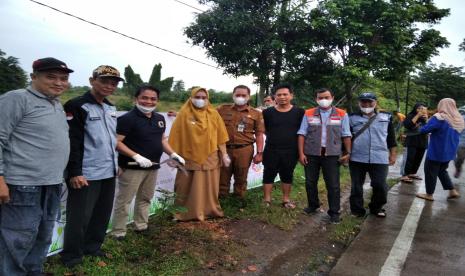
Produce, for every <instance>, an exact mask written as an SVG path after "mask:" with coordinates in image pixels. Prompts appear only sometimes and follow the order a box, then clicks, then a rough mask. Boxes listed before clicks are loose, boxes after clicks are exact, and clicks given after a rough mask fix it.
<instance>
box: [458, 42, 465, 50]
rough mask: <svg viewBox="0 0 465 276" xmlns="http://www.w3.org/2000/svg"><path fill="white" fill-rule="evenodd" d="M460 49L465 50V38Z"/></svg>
mask: <svg viewBox="0 0 465 276" xmlns="http://www.w3.org/2000/svg"><path fill="white" fill-rule="evenodd" d="M459 51H462V52H465V39H463V41H462V43H460V45H459Z"/></svg>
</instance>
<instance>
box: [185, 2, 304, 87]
mask: <svg viewBox="0 0 465 276" xmlns="http://www.w3.org/2000/svg"><path fill="white" fill-rule="evenodd" d="M200 2H202V3H205V4H209V5H210V6H211V9H210V10H208V11H206V12H204V13H200V14H198V15H197V18H196V19H195V22H194V23H192V24H191V25H190V26H188V27H187V28H186V30H185V34H186V36H187V37H188V38H189V39H191V42H192V44H194V45H200V46H202V47H203V48H205V49H206V51H207V55H208V56H209V57H211V58H212V59H214V60H215V61H216V62H217V63H218V65H219V66H221V67H222V68H224V72H225V73H226V74H231V75H233V76H241V75H248V74H253V75H254V76H255V77H256V79H257V82H258V83H259V84H260V89H261V90H260V93H261V95H262V96H263V95H264V93H265V92H268V91H269V87H270V85H271V84H272V83H277V82H279V81H280V78H281V71H282V70H283V68H284V67H285V66H286V61H285V53H286V52H287V51H286V49H287V48H288V45H289V44H293V43H294V42H296V43H297V42H298V41H300V40H299V39H298V37H299V36H298V35H296V29H297V28H301V27H302V26H303V24H300V23H299V20H301V18H302V16H303V14H302V13H300V12H299V11H301V10H302V9H303V5H302V6H300V7H299V8H297V7H296V8H295V10H292V11H291V8H292V7H294V2H295V1H288V0H284V1H278V0H266V1H243V0H235V1H231V0H202V1H200ZM289 51H290V50H289Z"/></svg>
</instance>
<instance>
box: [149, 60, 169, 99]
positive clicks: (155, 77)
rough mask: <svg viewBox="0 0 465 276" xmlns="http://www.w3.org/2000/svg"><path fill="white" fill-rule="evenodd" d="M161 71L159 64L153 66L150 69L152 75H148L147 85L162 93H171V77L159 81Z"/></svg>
mask: <svg viewBox="0 0 465 276" xmlns="http://www.w3.org/2000/svg"><path fill="white" fill-rule="evenodd" d="M161 69H162V65H161V64H160V63H158V64H155V66H153V69H152V74H150V79H149V84H151V85H153V86H155V87H157V88H158V89H160V90H161V91H163V92H169V91H171V87H172V86H173V80H174V78H173V77H168V78H165V79H163V80H162V79H161Z"/></svg>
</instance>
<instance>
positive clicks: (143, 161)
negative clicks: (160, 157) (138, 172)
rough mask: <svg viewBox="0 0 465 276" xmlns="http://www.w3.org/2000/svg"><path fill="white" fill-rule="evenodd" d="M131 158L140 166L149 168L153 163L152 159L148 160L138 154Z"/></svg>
mask: <svg viewBox="0 0 465 276" xmlns="http://www.w3.org/2000/svg"><path fill="white" fill-rule="evenodd" d="M132 159H134V160H135V161H136V162H137V164H138V165H139V166H140V167H141V168H150V167H152V165H153V164H152V161H150V160H149V159H147V158H145V157H143V156H142V155H140V154H136V155H134V156H133V157H132Z"/></svg>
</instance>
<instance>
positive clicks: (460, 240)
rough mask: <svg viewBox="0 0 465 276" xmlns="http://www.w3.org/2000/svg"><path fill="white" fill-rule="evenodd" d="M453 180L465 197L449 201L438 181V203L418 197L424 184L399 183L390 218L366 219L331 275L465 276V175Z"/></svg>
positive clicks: (390, 198)
mask: <svg viewBox="0 0 465 276" xmlns="http://www.w3.org/2000/svg"><path fill="white" fill-rule="evenodd" d="M422 170H423V168H420V171H419V173H420V174H422ZM453 172H454V168H453V165H452V163H451V166H449V174H450V175H451V177H452V174H453ZM452 179H453V182H454V183H455V184H456V188H457V189H458V190H459V192H461V194H462V197H460V198H458V199H447V196H448V192H447V191H444V190H443V189H442V186H441V184H440V182H439V181H438V183H437V186H436V191H435V193H434V198H435V201H433V202H430V201H425V200H422V199H418V198H416V197H415V194H416V193H417V192H424V182H423V181H422V180H417V181H415V183H414V184H403V183H398V184H396V185H395V186H394V187H393V188H392V189H391V190H390V192H389V195H388V203H387V204H386V205H385V209H386V211H387V217H386V218H384V219H383V218H377V217H374V216H369V217H368V218H367V219H366V221H365V222H364V224H363V226H362V229H361V232H360V234H359V235H358V236H357V238H356V239H355V240H354V241H353V242H352V243H351V245H350V246H349V248H348V249H347V250H346V252H345V253H344V254H343V255H342V257H341V258H340V259H339V261H338V263H337V264H336V266H335V267H334V268H333V269H332V271H331V274H330V275H334V276H336V275H344V276H347V275H357V276H361V275H465V174H464V175H462V177H461V178H459V179H454V178H452ZM368 187H369V184H368Z"/></svg>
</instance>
